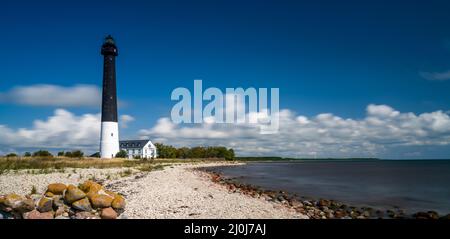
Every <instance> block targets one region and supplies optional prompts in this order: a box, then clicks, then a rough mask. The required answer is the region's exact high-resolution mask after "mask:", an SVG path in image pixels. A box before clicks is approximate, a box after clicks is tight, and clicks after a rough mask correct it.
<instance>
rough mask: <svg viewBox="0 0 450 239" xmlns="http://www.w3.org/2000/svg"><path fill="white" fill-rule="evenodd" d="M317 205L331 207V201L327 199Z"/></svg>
mask: <svg viewBox="0 0 450 239" xmlns="http://www.w3.org/2000/svg"><path fill="white" fill-rule="evenodd" d="M317 205H319V206H321V207H329V206H330V201H329V200H325V199H320V200H319V202H318V203H317Z"/></svg>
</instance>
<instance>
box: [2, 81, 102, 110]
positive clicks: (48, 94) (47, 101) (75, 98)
mask: <svg viewBox="0 0 450 239" xmlns="http://www.w3.org/2000/svg"><path fill="white" fill-rule="evenodd" d="M0 103H14V104H19V105H30V106H56V107H69V106H70V107H71V106H97V107H99V106H100V104H101V91H100V89H99V87H97V86H95V85H74V86H70V87H65V86H58V85H49V84H37V85H30V86H16V87H14V88H12V89H11V90H9V91H8V92H5V93H0Z"/></svg>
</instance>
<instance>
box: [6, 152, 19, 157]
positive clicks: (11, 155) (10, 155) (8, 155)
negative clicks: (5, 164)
mask: <svg viewBox="0 0 450 239" xmlns="http://www.w3.org/2000/svg"><path fill="white" fill-rule="evenodd" d="M6 157H7V158H10V157H17V154H16V153H9V154H7V155H6Z"/></svg>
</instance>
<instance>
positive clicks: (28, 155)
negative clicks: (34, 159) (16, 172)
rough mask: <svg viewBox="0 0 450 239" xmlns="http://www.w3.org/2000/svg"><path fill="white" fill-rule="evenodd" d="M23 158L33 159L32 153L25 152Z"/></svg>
mask: <svg viewBox="0 0 450 239" xmlns="http://www.w3.org/2000/svg"><path fill="white" fill-rule="evenodd" d="M23 156H24V157H31V153H30V152H25V153H24V154H23Z"/></svg>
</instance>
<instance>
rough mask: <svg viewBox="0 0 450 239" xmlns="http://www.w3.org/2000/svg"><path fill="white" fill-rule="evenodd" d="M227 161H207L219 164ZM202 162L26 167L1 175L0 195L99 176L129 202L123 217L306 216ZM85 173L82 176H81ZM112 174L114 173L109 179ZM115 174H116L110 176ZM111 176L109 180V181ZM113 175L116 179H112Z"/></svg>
mask: <svg viewBox="0 0 450 239" xmlns="http://www.w3.org/2000/svg"><path fill="white" fill-rule="evenodd" d="M218 164H223V163H213V164H207V165H206V166H216V165H218ZM203 166H205V165H199V164H180V165H173V166H166V167H165V168H164V169H163V170H158V171H151V172H139V171H138V170H135V171H134V173H133V174H132V175H131V176H127V177H120V176H117V175H119V174H120V172H121V171H123V170H125V169H123V168H113V169H111V168H110V169H76V173H73V172H72V170H73V169H66V172H65V173H48V174H28V173H26V171H19V172H15V173H11V172H10V173H7V174H2V175H0V195H2V194H7V193H12V192H14V193H17V194H22V195H23V194H28V193H29V192H30V191H31V188H32V187H33V186H35V187H36V188H37V190H38V192H43V191H44V190H45V188H46V186H47V185H48V184H49V183H55V182H61V183H65V184H69V183H70V184H75V185H77V184H78V183H80V182H83V181H85V180H86V179H88V178H89V177H92V176H95V177H96V178H97V179H102V180H105V182H104V184H105V187H106V188H109V189H112V190H114V191H116V192H119V193H121V194H123V195H124V197H125V198H126V202H127V206H126V209H125V212H124V213H123V214H122V215H121V218H130V219H133V218H155V219H156V218H304V217H305V216H304V215H302V214H299V213H298V212H296V211H295V210H293V209H289V208H287V207H285V206H283V205H280V204H277V203H273V202H268V201H266V200H265V199H263V198H252V197H249V196H246V195H242V194H240V193H230V192H228V191H227V190H226V189H225V188H224V187H223V186H222V185H219V184H217V183H214V182H212V181H211V179H210V178H209V177H208V176H207V175H206V174H205V173H203V172H200V171H197V170H194V168H195V167H203ZM80 175H81V178H80ZM108 175H109V177H108ZM111 175H113V176H111ZM107 178H108V179H107ZM111 178H112V179H111Z"/></svg>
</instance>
